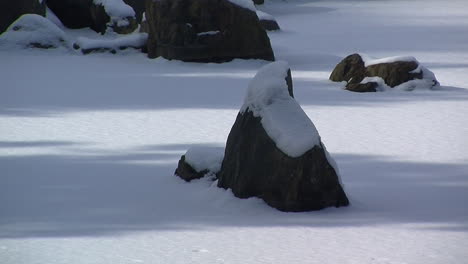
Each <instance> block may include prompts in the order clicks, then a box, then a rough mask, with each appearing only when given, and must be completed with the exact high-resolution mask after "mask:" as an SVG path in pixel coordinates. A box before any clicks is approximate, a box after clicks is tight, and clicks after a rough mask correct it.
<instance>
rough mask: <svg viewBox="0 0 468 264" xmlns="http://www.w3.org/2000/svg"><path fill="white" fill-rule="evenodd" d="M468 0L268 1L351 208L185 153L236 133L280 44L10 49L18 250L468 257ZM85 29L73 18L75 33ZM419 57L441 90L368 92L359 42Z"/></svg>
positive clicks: (56, 258)
mask: <svg viewBox="0 0 468 264" xmlns="http://www.w3.org/2000/svg"><path fill="white" fill-rule="evenodd" d="M467 7H468V3H467V2H466V1H463V0H460V1H456V0H453V1H430V0H429V1H427V0H414V1H407V0H405V1H345V0H342V1H330V0H327V1H312V0H309V1H304V0H295V1H289V2H284V1H279V0H278V1H276V0H275V1H268V0H267V2H266V4H265V5H264V6H261V7H260V8H259V9H261V10H263V11H266V12H267V13H269V14H271V15H273V16H274V17H275V18H276V20H277V21H278V23H279V24H280V25H281V27H282V31H278V32H273V33H269V35H270V38H271V41H272V45H273V48H274V51H275V55H276V57H277V59H280V60H285V61H288V62H289V64H290V66H291V68H292V71H293V72H292V75H293V80H294V92H295V97H296V99H297V101H298V102H299V103H300V104H301V106H302V107H303V109H304V110H305V112H306V113H307V115H308V116H309V117H310V119H311V120H312V121H313V122H314V124H315V127H316V128H317V130H318V132H319V133H320V136H321V137H322V141H323V143H324V144H325V145H326V147H327V149H328V151H329V152H330V154H331V156H332V157H333V158H334V159H335V160H336V162H337V164H338V167H339V169H340V174H341V176H342V179H341V180H342V182H343V184H344V188H345V191H346V193H347V194H348V196H349V198H350V200H351V206H350V207H347V208H338V209H335V208H330V209H326V210H323V211H318V212H307V213H282V212H279V211H276V210H275V209H272V208H270V207H268V206H267V205H265V203H263V202H262V201H261V200H259V199H256V198H253V199H247V200H240V199H237V198H234V196H233V195H232V193H231V192H230V191H225V190H223V189H219V188H216V187H214V186H212V182H210V181H209V180H207V179H201V180H197V181H194V182H191V183H185V182H184V181H183V180H181V179H179V178H177V177H174V176H173V172H174V170H175V168H176V166H177V161H178V159H179V157H180V155H182V154H184V153H185V151H186V150H187V149H188V148H190V147H192V146H197V145H203V146H212V145H218V146H222V145H223V144H224V143H225V140H226V138H227V135H228V133H229V130H230V128H231V126H232V124H233V123H234V120H235V117H236V115H237V112H238V110H239V109H240V107H241V106H242V104H243V98H244V96H245V93H246V91H247V87H248V83H249V81H250V80H251V78H252V77H253V76H254V75H255V73H256V71H257V69H258V68H260V67H261V66H263V65H265V64H266V63H267V62H264V61H256V60H250V61H243V60H235V61H233V62H230V63H225V64H196V63H182V62H177V61H165V60H162V59H156V60H150V59H147V58H145V56H144V55H142V54H138V53H136V52H130V51H129V52H126V53H123V54H117V55H111V54H92V55H88V56H82V55H73V54H71V52H72V51H68V53H67V51H40V50H33V51H18V50H11V51H5V50H3V51H0V263H7V264H35V263H41V264H43V263H47V264H52V263H60V264H62V263H66V264H72V263H79V264H81V263H100V264H103V263H171V264H172V263H181V264H185V263H203V264H205V263H206V264H210V263H233V264H236V263H244V264H248V263H278V264H280V263H359V264H362V263H392V264H396V263H408V264H410V263H464V262H466V260H467V259H468V250H467V248H468V206H467V204H468V79H467V78H468V74H467V73H468V45H467V44H468V8H467ZM80 32H83V30H78V31H72V32H71V33H70V32H68V33H69V34H71V35H76V34H79V33H80ZM354 52H360V53H365V54H369V55H371V56H375V57H380V58H382V57H392V56H414V57H415V58H416V59H417V60H418V61H420V62H421V63H422V64H423V65H425V66H426V67H427V68H429V69H430V70H432V71H433V72H434V73H435V75H436V77H437V79H438V80H439V82H440V83H441V88H440V89H438V90H436V91H427V90H417V91H413V92H404V91H389V92H381V93H368V94H357V93H351V92H347V91H344V90H341V89H340V87H341V86H342V84H339V83H331V82H329V81H328V76H329V74H330V72H331V71H332V69H333V67H334V66H335V65H336V63H338V62H339V61H340V60H341V59H342V58H343V57H344V56H346V55H349V54H351V53H354Z"/></svg>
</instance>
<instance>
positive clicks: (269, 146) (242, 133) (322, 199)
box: [218, 66, 349, 211]
mask: <svg viewBox="0 0 468 264" xmlns="http://www.w3.org/2000/svg"><path fill="white" fill-rule="evenodd" d="M270 67H271V66H270ZM267 70H269V69H267ZM288 71H289V69H288V68H284V69H283V70H282V71H281V72H282V73H281V76H279V78H277V79H275V80H278V81H279V82H283V84H281V83H276V84H273V85H272V87H262V88H261V89H262V90H263V91H260V92H259V94H269V95H271V96H272V97H269V98H260V99H259V97H258V95H259V94H256V91H253V90H255V89H256V88H255V87H249V92H248V94H249V95H250V96H252V97H253V98H257V99H259V100H260V101H263V102H264V103H265V104H264V105H262V103H261V102H253V101H250V102H251V104H247V105H244V107H243V108H245V109H243V110H241V111H240V112H239V114H238V115H237V118H236V121H235V123H234V125H233V127H232V129H231V132H230V133H229V137H228V140H227V144H226V150H225V156H224V159H223V162H222V166H221V171H220V172H219V173H218V186H219V187H222V188H225V189H227V188H230V189H231V190H232V192H233V193H234V195H235V196H237V197H239V198H248V197H254V196H255V197H259V198H261V199H263V200H264V201H265V202H266V203H267V204H269V205H270V206H272V207H274V208H277V209H279V210H281V211H309V210H319V209H323V208H325V207H330V206H335V207H340V206H347V205H348V204H349V201H348V198H347V197H346V194H345V193H344V191H343V189H342V187H341V185H340V182H339V178H338V175H337V171H336V169H335V168H334V166H333V165H332V164H333V161H332V160H331V158H330V157H329V156H328V153H327V151H326V149H325V147H324V145H323V143H322V142H321V141H320V137H319V135H318V132H317V131H316V130H315V127H314V126H313V124H312V122H311V121H310V120H309V119H308V118H307V115H305V113H304V112H303V111H302V109H300V106H299V105H298V104H297V103H296V102H295V100H294V99H293V98H292V82H291V83H290V85H287V81H285V80H287V76H288ZM271 73H273V74H277V73H278V70H277V69H273V71H272V72H271ZM258 75H259V74H257V76H256V77H255V78H257V77H258ZM264 75H265V76H269V75H270V76H271V74H270V73H266V74H264ZM255 78H254V79H255ZM259 83H264V82H262V81H260V82H259ZM269 83H271V82H269ZM251 86H252V83H251ZM253 86H255V84H254V85H253ZM275 87H281V89H283V91H282V92H281V91H280V90H275V91H273V90H270V91H268V89H270V88H271V89H276V88H275ZM265 89H267V90H265ZM277 96H278V97H277ZM288 98H289V99H288ZM249 100H250V99H246V102H249ZM275 104H278V107H279V108H275V107H276V106H275ZM289 107H291V108H294V109H288V108H289ZM275 109H276V110H275ZM278 109H280V111H279V112H281V111H283V110H284V111H287V113H288V114H287V116H288V117H287V118H288V119H291V120H294V121H293V122H295V124H293V123H289V124H288V126H289V125H292V126H294V125H296V124H298V123H299V124H298V125H299V126H298V127H299V128H300V129H304V127H305V128H307V129H306V130H305V131H303V134H302V135H306V137H309V138H311V139H312V142H313V144H310V142H311V141H307V140H305V139H304V138H302V137H298V138H295V135H288V134H287V133H290V132H291V131H294V132H292V133H297V131H295V129H293V130H290V129H289V127H273V128H272V127H271V126H272V124H279V123H281V122H284V120H283V121H281V120H280V119H278V118H281V117H277V116H275V115H274V113H277V114H279V112H278ZM285 116H286V115H285ZM283 117H284V116H283ZM263 119H265V120H263ZM271 119H278V120H276V121H280V122H276V121H275V122H272V123H267V121H268V120H271ZM301 122H305V124H301ZM309 122H310V123H309ZM287 123H288V122H287ZM273 126H275V125H273ZM279 126H281V125H279ZM272 131H276V132H277V131H286V132H285V133H286V134H284V135H281V136H279V137H278V138H276V137H275V136H271V135H270V134H271V133H272ZM273 134H274V133H273ZM279 138H283V139H284V138H289V139H288V140H286V141H287V142H289V143H292V142H291V141H290V140H296V141H299V142H296V143H297V144H296V145H299V146H300V147H303V146H301V145H302V144H303V142H301V141H302V140H304V145H306V148H305V151H301V152H300V153H297V152H295V150H288V148H289V147H290V145H289V144H283V143H282V142H280V140H281V139H279ZM291 145H294V144H291ZM280 146H281V147H280ZM291 147H292V146H291ZM289 151H292V152H293V154H294V155H293V154H291V153H288V152H289Z"/></svg>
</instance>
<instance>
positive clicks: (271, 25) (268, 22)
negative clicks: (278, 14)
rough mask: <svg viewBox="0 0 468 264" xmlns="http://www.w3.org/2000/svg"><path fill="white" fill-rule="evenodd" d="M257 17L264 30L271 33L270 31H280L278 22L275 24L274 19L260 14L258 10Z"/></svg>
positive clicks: (268, 15) (263, 13) (262, 13)
mask: <svg viewBox="0 0 468 264" xmlns="http://www.w3.org/2000/svg"><path fill="white" fill-rule="evenodd" d="M257 16H258V19H259V20H260V25H262V27H263V28H264V29H265V30H268V31H272V30H280V26H279V25H278V22H276V19H275V18H274V17H273V16H272V15H270V14H267V13H265V12H262V11H260V10H257Z"/></svg>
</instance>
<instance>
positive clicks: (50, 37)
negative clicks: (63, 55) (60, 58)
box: [0, 14, 68, 49]
mask: <svg viewBox="0 0 468 264" xmlns="http://www.w3.org/2000/svg"><path fill="white" fill-rule="evenodd" d="M0 47H2V48H9V49H10V48H41V49H53V48H59V47H66V48H68V41H67V37H66V35H65V33H64V32H63V31H62V30H61V29H60V28H58V27H57V26H56V25H55V24H54V23H52V22H51V21H49V20H48V19H47V18H45V17H42V16H40V15H35V14H26V15H22V16H21V17H20V18H19V19H18V20H16V21H15V22H14V23H13V24H11V25H10V27H8V29H7V31H6V32H5V33H3V34H2V35H0Z"/></svg>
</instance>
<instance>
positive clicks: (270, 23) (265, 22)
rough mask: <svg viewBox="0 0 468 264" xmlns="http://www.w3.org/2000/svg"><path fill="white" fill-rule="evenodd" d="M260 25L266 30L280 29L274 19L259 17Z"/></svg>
mask: <svg viewBox="0 0 468 264" xmlns="http://www.w3.org/2000/svg"><path fill="white" fill-rule="evenodd" d="M260 25H262V27H263V28H264V29H265V30H268V31H272V30H280V26H279V25H278V22H276V20H271V19H260Z"/></svg>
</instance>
